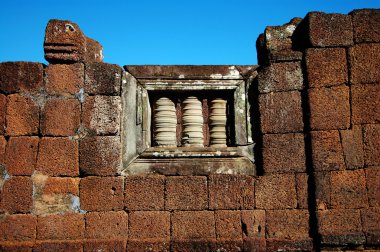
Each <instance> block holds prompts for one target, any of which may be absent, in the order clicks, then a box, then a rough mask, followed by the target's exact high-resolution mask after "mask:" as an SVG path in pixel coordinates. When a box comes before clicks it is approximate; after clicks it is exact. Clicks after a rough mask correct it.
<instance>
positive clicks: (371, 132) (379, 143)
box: [364, 124, 380, 166]
mask: <svg viewBox="0 0 380 252" xmlns="http://www.w3.org/2000/svg"><path fill="white" fill-rule="evenodd" d="M364 162H365V164H366V165H368V166H371V165H374V166H379V165H380V124H368V125H365V126H364Z"/></svg>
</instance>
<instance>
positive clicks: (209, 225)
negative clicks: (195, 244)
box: [171, 211, 216, 241]
mask: <svg viewBox="0 0 380 252" xmlns="http://www.w3.org/2000/svg"><path fill="white" fill-rule="evenodd" d="M171 222H172V227H171V232H172V233H171V235H172V236H171V238H172V240H191V241H194V240H200V239H202V240H205V239H215V238H216V234H215V219H214V212H212V211H179V212H173V213H172V216H171Z"/></svg>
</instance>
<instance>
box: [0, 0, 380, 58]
mask: <svg viewBox="0 0 380 252" xmlns="http://www.w3.org/2000/svg"><path fill="white" fill-rule="evenodd" d="M358 8H380V0H291V1H290V0H260V1H258V0H230V1H227V0H192V1H184V0H182V1H181V0H176V1H175V0H169V1H166V0H156V1H153V0H152V1H148V0H134V1H132V0H126V1H97V0H94V1H81V0H77V1H72V0H64V1H62V0H60V1H40V0H34V1H31V0H28V1H25V0H24V1H20V0H1V4H0V28H1V32H0V61H37V62H43V63H46V61H45V60H44V57H43V38H44V30H45V27H46V24H47V22H48V20H49V19H53V18H54V19H65V20H67V19H68V20H71V21H73V22H75V23H77V24H78V25H79V26H80V27H81V29H82V31H84V33H85V34H86V35H87V36H89V37H91V38H93V39H95V40H97V41H99V42H100V43H101V44H102V45H103V47H104V55H105V59H104V60H105V62H109V63H116V64H119V65H128V64H129V65H132V64H163V65H165V64H198V65H199V64H242V65H250V64H256V63H257V59H256V48H255V41H256V38H257V36H258V35H259V34H260V33H262V32H263V31H264V29H265V27H266V26H268V25H269V26H273V25H281V24H284V23H286V22H288V21H289V20H290V19H291V18H293V17H296V16H298V17H304V16H305V15H306V13H307V12H309V11H324V12H330V13H332V12H335V13H344V14H347V13H348V12H350V11H351V10H352V9H358Z"/></svg>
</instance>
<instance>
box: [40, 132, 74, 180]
mask: <svg viewBox="0 0 380 252" xmlns="http://www.w3.org/2000/svg"><path fill="white" fill-rule="evenodd" d="M78 163H79V160H78V142H77V141H74V140H70V139H69V138H65V137H54V138H53V137H43V138H41V140H40V145H39V152H38V157H37V166H36V170H37V171H40V172H42V173H43V174H46V175H51V176H77V175H79V167H78Z"/></svg>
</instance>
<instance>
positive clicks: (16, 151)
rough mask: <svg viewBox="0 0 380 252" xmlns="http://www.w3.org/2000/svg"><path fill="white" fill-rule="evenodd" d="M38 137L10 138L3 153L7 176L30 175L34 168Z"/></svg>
mask: <svg viewBox="0 0 380 252" xmlns="http://www.w3.org/2000/svg"><path fill="white" fill-rule="evenodd" d="M38 142H39V139H38V137H10V138H9V141H8V145H7V149H6V152H5V164H6V167H7V172H8V173H9V175H32V174H33V172H34V169H35V166H36V161H37V151H38Z"/></svg>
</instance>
